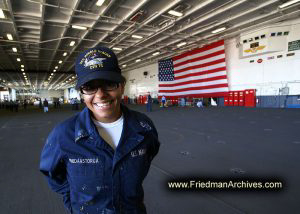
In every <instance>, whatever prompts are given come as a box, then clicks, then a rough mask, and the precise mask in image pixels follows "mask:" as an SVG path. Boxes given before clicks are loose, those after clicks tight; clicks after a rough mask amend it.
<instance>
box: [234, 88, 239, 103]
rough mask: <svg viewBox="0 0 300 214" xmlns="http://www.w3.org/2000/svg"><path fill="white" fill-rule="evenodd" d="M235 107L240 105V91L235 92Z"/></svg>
mask: <svg viewBox="0 0 300 214" xmlns="http://www.w3.org/2000/svg"><path fill="white" fill-rule="evenodd" d="M233 105H234V106H238V105H239V92H238V91H234V92H233Z"/></svg>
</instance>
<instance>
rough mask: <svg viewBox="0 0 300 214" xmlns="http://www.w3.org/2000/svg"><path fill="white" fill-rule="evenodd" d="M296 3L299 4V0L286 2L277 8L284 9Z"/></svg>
mask: <svg viewBox="0 0 300 214" xmlns="http://www.w3.org/2000/svg"><path fill="white" fill-rule="evenodd" d="M297 2H300V0H291V1H288V2H285V3H284V4H282V5H280V6H279V8H281V9H282V8H285V7H288V6H290V5H292V4H295V3H297Z"/></svg>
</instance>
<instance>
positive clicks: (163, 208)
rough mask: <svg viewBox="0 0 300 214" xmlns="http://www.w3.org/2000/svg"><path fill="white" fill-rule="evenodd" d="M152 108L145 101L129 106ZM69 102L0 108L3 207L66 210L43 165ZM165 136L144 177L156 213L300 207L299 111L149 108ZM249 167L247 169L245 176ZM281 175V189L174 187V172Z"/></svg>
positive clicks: (17, 213)
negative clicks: (44, 151)
mask: <svg viewBox="0 0 300 214" xmlns="http://www.w3.org/2000/svg"><path fill="white" fill-rule="evenodd" d="M129 107H130V108H132V109H135V110H139V111H142V112H145V110H146V107H145V106H135V105H130V106H129ZM74 113H75V111H71V109H70V107H63V108H62V109H60V110H58V109H51V108H50V112H49V113H48V114H44V113H43V112H42V111H41V110H39V109H35V108H34V109H32V108H31V109H29V110H27V111H24V110H21V111H19V112H18V113H12V112H9V111H6V110H3V109H0V173H1V176H0V189H1V194H0V207H1V208H0V213H1V214H2V213H3V214H7V213H13V214H27V213H28V214H50V213H51V214H53V213H55V214H64V213H66V211H65V210H64V207H63V203H62V201H61V197H60V196H59V195H57V194H56V193H53V192H51V191H50V189H49V188H48V186H47V183H46V180H45V179H44V177H43V176H42V174H41V173H40V172H39V171H38V166H39V158H40V152H41V149H42V147H43V144H44V141H45V139H46V137H47V135H48V133H49V132H50V130H51V129H52V128H53V127H54V126H55V124H57V123H58V122H60V121H63V120H64V119H66V118H68V117H70V116H71V115H72V114H74ZM146 114H147V115H148V116H149V117H150V118H151V119H152V120H153V121H154V123H155V125H156V127H157V129H158V132H159V137H160V141H161V148H160V152H159V154H158V156H157V157H156V158H155V160H154V161H153V163H152V166H151V169H150V172H149V175H148V177H147V178H146V180H145V182H144V189H145V203H146V206H147V210H148V213H149V214H169V213H172V214H186V213H188V214H189V213H191V214H194V213H197V214H198V213H201V214H202V213H203V214H210V213H213V214H214V213H222V214H227V213H228V214H238V213H255V214H260V213H261V214H266V213H272V214H276V213H278V214H279V213H289V214H290V213H295V214H296V213H300V203H299V198H300V183H299V180H300V167H299V165H300V164H299V163H300V155H299V154H300V110H299V109H244V108H233V107H231V108H230V107H229V108H224V107H223V108H207V109H197V108H176V107H170V108H167V109H161V108H158V107H157V106H154V111H153V112H151V113H146ZM239 173H242V174H239ZM184 176H191V177H195V178H196V177H198V178H203V177H212V178H224V177H229V178H231V177H232V178H234V177H236V176H243V177H244V178H245V179H246V178H250V177H260V178H262V179H267V178H275V177H276V178H280V179H281V180H282V181H283V182H284V188H283V190H282V191H269V192H267V191H238V192H235V191H226V190H222V191H200V190H199V191H193V192H191V191H171V190H169V189H168V188H167V181H168V180H170V179H172V178H173V177H184Z"/></svg>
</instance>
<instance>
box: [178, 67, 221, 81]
mask: <svg viewBox="0 0 300 214" xmlns="http://www.w3.org/2000/svg"><path fill="white" fill-rule="evenodd" d="M225 70H226V67H221V68H215V69H212V70H206V71H200V72H195V73H190V74H185V75H182V76H178V77H175V80H180V79H185V78H187V77H193V76H201V75H205V74H212V73H216V72H219V71H225Z"/></svg>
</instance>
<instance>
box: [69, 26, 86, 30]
mask: <svg viewBox="0 0 300 214" xmlns="http://www.w3.org/2000/svg"><path fill="white" fill-rule="evenodd" d="M72 28H74V29H78V30H86V29H87V27H83V26H79V25H72Z"/></svg>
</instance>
